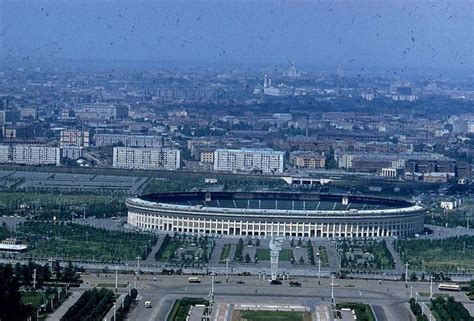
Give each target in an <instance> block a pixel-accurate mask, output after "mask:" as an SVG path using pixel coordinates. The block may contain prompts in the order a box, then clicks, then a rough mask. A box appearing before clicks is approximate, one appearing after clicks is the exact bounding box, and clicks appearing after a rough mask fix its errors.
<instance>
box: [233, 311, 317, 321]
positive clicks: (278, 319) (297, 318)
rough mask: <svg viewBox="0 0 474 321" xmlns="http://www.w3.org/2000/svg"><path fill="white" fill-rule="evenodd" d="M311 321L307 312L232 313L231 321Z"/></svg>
mask: <svg viewBox="0 0 474 321" xmlns="http://www.w3.org/2000/svg"><path fill="white" fill-rule="evenodd" d="M244 320H245V321H311V314H310V313H309V312H294V311H252V310H246V311H239V310H237V311H236V312H235V313H234V317H233V318H232V321H244Z"/></svg>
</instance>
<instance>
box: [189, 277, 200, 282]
mask: <svg viewBox="0 0 474 321" xmlns="http://www.w3.org/2000/svg"><path fill="white" fill-rule="evenodd" d="M188 282H189V283H201V279H200V278H198V277H195V276H191V277H189V279H188Z"/></svg>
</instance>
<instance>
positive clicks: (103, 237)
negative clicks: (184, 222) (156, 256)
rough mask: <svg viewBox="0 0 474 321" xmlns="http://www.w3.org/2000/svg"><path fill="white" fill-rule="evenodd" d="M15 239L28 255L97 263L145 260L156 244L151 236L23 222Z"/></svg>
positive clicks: (84, 227)
mask: <svg viewBox="0 0 474 321" xmlns="http://www.w3.org/2000/svg"><path fill="white" fill-rule="evenodd" d="M16 237H17V238H18V239H20V240H21V241H22V242H24V243H26V244H28V245H29V247H30V249H29V251H28V252H27V254H29V255H30V256H34V257H43V258H49V257H61V258H64V259H71V260H88V261H101V262H119V261H126V260H134V259H135V258H136V257H137V256H141V257H142V258H146V256H147V255H148V253H149V252H150V251H151V247H152V246H153V244H154V243H155V242H156V238H155V237H154V236H153V235H148V234H142V233H136V232H122V231H109V230H105V229H99V228H94V227H91V226H86V225H80V224H73V223H69V224H68V223H64V222H57V223H51V222H26V223H24V224H23V225H21V226H19V227H18V228H17V231H16Z"/></svg>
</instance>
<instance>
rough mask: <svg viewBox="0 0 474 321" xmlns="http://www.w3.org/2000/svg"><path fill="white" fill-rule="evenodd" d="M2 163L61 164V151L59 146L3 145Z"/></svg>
mask: <svg viewBox="0 0 474 321" xmlns="http://www.w3.org/2000/svg"><path fill="white" fill-rule="evenodd" d="M0 163H13V164H23V165H60V163H61V153H60V149H59V148H58V147H49V146H38V145H11V146H9V145H1V146H0Z"/></svg>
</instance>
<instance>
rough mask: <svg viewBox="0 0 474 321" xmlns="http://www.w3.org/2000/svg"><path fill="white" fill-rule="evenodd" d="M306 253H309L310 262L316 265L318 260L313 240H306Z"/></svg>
mask: <svg viewBox="0 0 474 321" xmlns="http://www.w3.org/2000/svg"><path fill="white" fill-rule="evenodd" d="M306 254H307V255H308V260H309V263H310V264H311V265H315V264H316V262H315V261H314V250H313V244H312V243H311V240H308V241H306Z"/></svg>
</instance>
